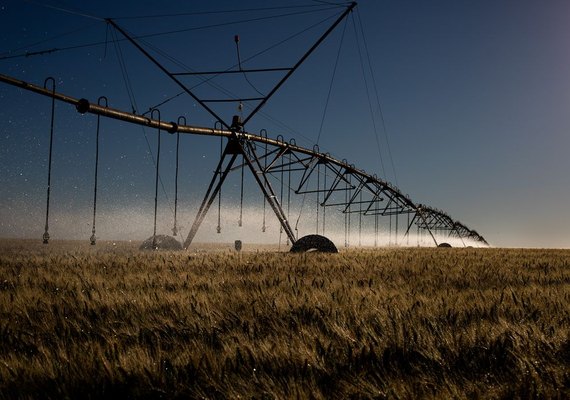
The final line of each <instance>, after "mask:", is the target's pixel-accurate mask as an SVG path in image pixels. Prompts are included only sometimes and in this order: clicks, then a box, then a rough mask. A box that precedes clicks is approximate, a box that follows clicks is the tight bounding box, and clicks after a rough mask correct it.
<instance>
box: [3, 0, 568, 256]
mask: <svg viewBox="0 0 570 400" xmlns="http://www.w3.org/2000/svg"><path fill="white" fill-rule="evenodd" d="M38 3H39V2H38ZM43 3H45V4H49V5H50V7H46V6H41V5H38V4H36V3H35V2H26V1H7V2H6V1H5V2H2V3H1V5H0V20H1V21H2V28H0V29H1V30H2V35H1V36H0V57H7V56H11V55H18V54H20V53H21V52H22V51H26V50H27V51H39V50H47V49H52V48H62V47H67V46H73V45H79V44H85V43H90V42H105V41H106V42H107V44H106V45H100V46H94V47H86V48H85V47H84V48H78V49H75V50H67V51H60V52H54V53H52V54H46V55H41V56H33V57H24V58H5V59H0V72H1V73H4V74H7V75H11V76H15V77H17V78H20V79H23V80H28V81H30V82H33V83H36V84H42V82H43V80H44V79H45V77H47V76H50V75H51V76H53V77H55V78H56V80H57V82H58V84H57V88H58V91H61V92H63V93H66V94H69V95H71V96H74V97H86V98H89V99H90V100H92V101H96V99H97V98H98V97H99V96H101V95H105V96H107V97H108V98H109V101H110V104H111V106H113V107H117V108H121V109H125V110H130V109H131V108H132V106H133V104H132V100H130V99H129V96H128V95H127V90H126V88H125V87H126V85H125V80H124V79H123V76H122V74H121V69H120V67H119V62H118V56H117V49H116V47H115V45H114V43H113V36H112V31H111V30H108V29H107V27H106V25H105V23H104V22H101V21H99V20H97V19H93V18H88V17H84V16H82V15H80V14H88V15H93V16H97V17H113V18H117V22H118V23H119V24H120V25H121V26H123V27H125V28H126V29H128V30H129V31H130V32H132V33H133V34H136V35H142V34H149V33H154V32H164V31H166V30H178V29H186V28H189V27H196V26H205V25H213V24H223V23H226V22H230V21H239V20H246V19H256V18H259V17H262V16H268V15H275V14H284V13H293V12H299V11H301V10H304V11H308V10H316V8H317V7H313V8H304V9H300V8H298V9H281V10H267V11H255V12H254V11H248V12H241V11H237V10H236V11H234V12H233V13H225V14H201V15H186V16H180V17H169V18H153V19H124V18H119V17H132V16H143V15H156V14H171V13H183V12H188V13H190V12H196V11H220V10H235V9H237V8H239V9H244V8H259V7H276V6H283V5H291V6H297V5H313V6H314V5H318V4H320V3H317V2H311V1H302V2H301V1H290V2H277V1H275V2H266V1H241V2H239V3H236V2H230V1H216V2H208V3H205V2H204V3H202V2H200V3H198V2H184V3H182V2H161V3H157V2H154V1H153V2H150V1H148V2H140V1H139V2H129V1H127V2H109V1H101V2H89V3H85V4H82V5H81V6H80V7H79V9H78V8H76V6H74V4H76V3H75V2H71V1H55V0H54V1H47V2H43ZM318 8H319V9H325V8H327V6H323V7H318ZM64 9H65V10H67V11H63V10H64ZM69 11H72V12H69ZM338 12H339V10H335V9H330V10H322V11H319V12H312V13H304V14H297V15H293V16H289V17H283V18H274V19H270V20H259V21H249V22H247V23H245V22H244V23H240V24H235V25H228V26H223V27H218V28H211V29H202V30H193V31H185V32H184V33H180V34H175V35H174V34H173V35H167V36H158V37H150V38H148V39H146V40H147V42H148V43H149V44H151V45H152V46H156V47H157V48H160V49H161V50H162V51H164V52H166V53H168V54H169V55H170V56H172V57H174V58H176V59H177V60H178V61H179V62H181V63H184V64H185V65H186V66H189V67H191V68H192V69H194V70H203V69H225V68H228V67H230V66H232V65H234V64H235V63H236V61H237V56H236V49H235V43H234V35H235V34H238V35H239V36H240V53H241V56H242V59H246V58H247V57H249V56H250V55H253V54H255V53H257V52H259V51H260V50H263V49H265V48H267V47H268V46H270V45H272V44H275V43H277V42H279V41H280V40H282V39H284V38H287V37H289V36H290V35H292V34H294V33H297V32H300V31H301V30H303V29H304V28H306V27H310V26H312V25H314V24H316V23H318V22H319V21H323V20H324V22H323V23H322V24H320V25H317V26H316V27H315V28H313V29H310V30H308V31H307V32H306V33H305V34H302V35H300V36H298V37H296V38H295V39H293V40H290V41H288V42H287V43H285V44H284V45H282V46H279V47H277V48H276V49H275V50H273V51H270V52H267V53H264V54H263V55H261V56H259V57H257V58H255V59H252V60H251V61H249V62H248V63H246V64H245V66H247V67H250V68H258V67H269V66H270V67H282V66H290V65H291V64H292V63H294V62H295V60H296V59H297V58H298V57H299V56H300V55H302V54H303V52H304V51H305V50H306V49H307V48H308V47H309V46H310V45H311V44H312V41H314V40H315V38H316V37H318V35H319V33H320V32H322V31H323V30H324V29H326V26H327V25H328V24H330V22H332V19H328V20H326V18H329V17H331V18H333V17H334V15H335V14H338ZM568 15H570V3H568V2H567V1H564V0H550V1H547V2H537V1H531V0H518V1H514V0H513V1H510V0H505V1H491V0H486V1H477V2H473V1H452V0H448V1H443V0H441V1H437V0H436V1H430V2H426V1H411V0H410V1H396V0H382V1H372V0H364V1H361V2H359V6H358V12H357V13H356V14H355V15H354V17H351V18H349V19H348V20H347V23H346V25H344V24H341V25H340V26H339V27H338V29H337V30H336V31H335V32H334V33H333V35H331V37H330V38H329V39H328V40H327V41H326V42H325V43H324V44H323V46H322V47H321V48H319V49H318V50H317V51H316V52H315V54H314V55H313V56H312V57H311V58H310V59H309V60H308V61H307V63H306V64H304V65H303V66H302V67H301V68H300V69H299V70H298V71H297V72H296V73H295V75H294V76H293V77H292V78H291V80H290V81H288V82H287V83H286V84H285V85H284V87H283V88H282V89H281V90H280V91H279V92H278V93H277V94H276V95H275V97H274V98H273V99H271V100H270V102H269V103H268V104H267V106H266V107H265V108H264V109H263V111H264V115H258V116H256V117H255V118H254V119H252V121H251V122H250V123H249V124H248V126H247V127H246V128H247V130H248V131H252V132H257V131H259V129H262V128H266V129H268V131H269V132H270V136H276V135H277V134H283V135H284V136H285V137H286V138H287V139H288V138H291V137H294V138H295V139H296V140H297V142H298V143H299V144H302V145H304V146H307V147H311V146H312V145H313V144H314V143H315V142H316V140H317V137H318V135H319V127H320V125H321V120H322V119H323V110H324V104H325V101H326V98H327V93H328V90H329V88H330V85H331V76H332V74H333V67H334V65H335V59H336V56H337V54H338V51H339V48H340V58H339V63H338V66H337V70H336V74H335V80H334V81H333V84H332V89H331V97H330V101H329V105H328V109H327V112H326V114H325V117H324V124H323V129H322V132H321V135H320V139H319V145H320V147H321V149H322V150H323V151H329V152H330V153H331V154H333V155H335V156H336V157H338V158H341V159H342V158H346V159H348V160H349V161H350V162H352V163H354V164H356V165H357V166H358V167H359V168H363V169H365V170H366V171H368V172H371V173H377V174H378V175H379V176H383V177H385V178H386V179H387V180H389V181H391V182H393V183H397V184H398V186H399V187H400V188H401V189H402V191H403V192H404V193H408V194H409V195H410V196H411V198H412V199H413V200H415V201H416V202H420V203H426V204H430V205H433V206H435V207H438V208H441V209H443V210H445V211H447V212H448V213H449V214H450V215H451V216H452V217H454V218H456V219H458V220H460V221H462V222H464V223H465V224H467V225H468V226H470V227H472V228H474V229H476V230H477V231H479V232H480V233H481V234H483V235H484V236H485V237H486V238H487V239H488V240H489V241H490V242H491V243H492V244H493V245H496V246H532V247H536V246H538V247H542V246H545V247H568V246H569V243H570V233H569V232H568V228H567V227H568V226H570V213H568V211H567V210H566V204H567V200H568V199H569V198H570V177H569V174H568V172H569V171H570V168H569V167H570V161H569V160H570V158H569V157H568V156H567V152H568V149H569V148H570V146H569V145H570V138H569V134H568V128H569V127H570V113H569V112H568V110H569V106H570V80H569V78H568V71H570V52H569V48H568V47H569V44H570V27H569V26H568V23H567V17H568ZM360 21H361V22H362V27H363V30H364V33H365V40H366V44H367V48H368V50H369V57H370V62H371V64H372V66H373V71H374V81H375V83H376V88H377V91H378V94H379V98H380V101H381V104H382V111H383V115H384V120H385V126H386V131H384V129H383V127H382V124H381V120H380V118H379V114H378V112H377V108H376V103H375V102H373V107H374V113H375V116H374V124H375V125H376V133H375V130H374V124H373V120H372V118H371V115H370V109H369V103H368V100H367V96H366V85H365V83H364V79H363V74H362V67H361V64H360V61H359V59H360V54H359V52H358V50H357V49H358V47H357V46H358V44H360V45H361V49H362V50H363V49H364V48H363V41H362V38H361V37H359V39H358V41H357V39H356V35H355V30H356V32H358V34H359V30H360ZM343 31H344V35H343ZM70 32H71V33H70ZM62 34H65V35H63V36H60V37H57V38H55V39H52V38H54V37H56V36H58V35H62ZM47 39H52V40H47ZM341 39H342V46H341ZM38 42H39V44H37V45H35V46H30V45H32V44H34V43H38ZM120 51H121V53H122V56H123V58H124V62H125V66H126V69H127V71H128V75H129V79H130V82H131V86H132V91H133V93H134V100H135V102H136V108H137V111H138V112H139V113H142V112H144V111H146V110H147V109H148V107H150V106H153V105H155V104H158V103H160V102H161V101H163V100H164V99H166V98H169V97H170V96H173V95H175V94H176V93H178V92H179V90H178V88H177V87H176V86H175V85H173V84H172V83H171V82H170V81H169V80H168V79H167V78H165V77H164V75H163V74H161V73H160V71H158V70H157V68H156V67H154V66H153V65H152V64H150V63H149V62H148V61H147V60H146V59H145V58H144V57H142V56H141V55H140V53H138V52H137V51H136V50H134V49H133V47H132V46H130V45H128V44H127V43H124V42H122V43H121V44H120ZM363 56H364V58H365V60H364V61H365V68H367V67H368V64H367V63H368V59H367V58H366V54H364V53H363ZM161 61H162V62H165V63H166V65H168V68H172V69H176V68H180V66H177V65H175V64H174V63H171V62H168V61H166V59H165V58H164V57H161ZM366 74H367V75H366V80H367V83H368V87H369V94H370V96H371V97H372V98H373V100H374V99H375V92H374V88H373V85H372V77H371V75H370V74H369V73H368V72H367V73H366ZM278 77H279V75H271V74H264V75H262V76H259V75H255V76H250V80H251V81H252V83H253V84H254V86H255V87H256V88H257V89H258V90H260V91H262V92H266V91H267V90H268V88H270V87H271V85H272V84H273V83H274V82H275V81H276V79H278ZM240 78H241V79H240ZM232 79H233V78H232ZM189 82H191V81H189ZM216 83H217V84H218V85H219V86H222V87H224V88H227V89H230V90H231V91H232V92H233V93H240V94H241V93H243V95H246V96H252V95H255V92H254V90H253V89H252V88H251V86H250V85H249V84H248V83H247V82H246V81H245V80H244V79H243V77H241V76H238V79H234V80H230V79H229V78H228V79H225V78H224V79H221V80H218V81H216ZM196 93H197V94H198V95H199V96H202V97H204V98H213V97H216V96H220V93H219V92H218V91H217V90H216V89H215V88H212V87H211V86H207V85H202V86H201V87H199V88H197V89H196ZM49 103H50V102H49V99H47V98H43V97H40V96H38V95H35V94H32V93H28V92H24V91H21V90H17V89H14V88H12V87H9V86H6V85H1V86H0V119H1V121H2V123H1V125H0V129H1V131H0V133H1V134H0V146H1V150H0V156H1V158H0V172H1V175H0V176H1V178H0V179H1V181H0V184H1V186H2V196H1V199H0V214H1V215H0V220H1V224H2V226H1V227H0V235H2V236H31V237H38V236H39V235H41V233H42V232H43V213H44V212H45V211H44V207H45V182H46V176H47V175H46V174H47V172H46V164H47V146H48V135H49ZM236 112H237V109H236V107H235V105H232V106H231V107H227V108H219V113H220V115H222V117H223V118H226V119H227V120H229V119H230V118H231V115H232V114H234V113H236ZM161 113H162V115H163V118H164V119H168V120H175V119H176V118H177V117H178V116H179V115H184V116H186V118H187V119H188V122H189V123H191V124H195V125H200V126H212V124H213V120H212V118H211V116H209V115H208V114H206V113H204V112H203V111H202V110H200V108H199V106H197V105H196V104H195V102H193V101H192V100H191V99H189V98H188V97H184V96H180V97H179V98H177V99H175V100H173V101H171V102H170V103H168V104H167V105H165V106H163V107H161ZM95 121H96V119H95V117H94V116H81V115H78V114H77V113H76V112H75V110H74V109H73V108H72V107H69V106H66V105H62V104H58V105H57V109H56V141H55V144H54V152H55V153H54V154H55V156H54V157H55V158H54V176H53V179H54V184H53V194H52V196H53V199H52V201H54V205H53V212H54V215H55V216H54V220H53V222H52V223H51V224H50V225H52V229H53V230H54V232H55V233H56V234H60V235H61V236H64V235H71V236H73V235H84V232H87V233H89V231H90V211H89V209H90V207H91V201H92V200H91V190H92V180H93V177H92V170H93V165H92V164H93V159H94V153H93V149H94V134H95V132H94V131H95ZM275 121H278V122H275ZM145 135H146V139H145ZM375 135H378V140H379V144H380V153H381V156H382V157H381V161H380V157H379V151H378V146H377V144H376V136H375ZM155 138H156V133H155V132H153V131H151V130H147V131H146V132H143V130H142V129H141V128H140V127H130V126H128V125H127V124H124V123H120V122H116V121H109V120H103V121H102V154H101V157H102V159H101V165H102V167H101V168H102V170H101V176H100V183H101V188H100V202H101V204H102V206H101V207H100V209H101V213H102V214H101V215H102V216H101V218H102V222H101V223H100V225H102V226H101V229H102V231H103V234H104V233H105V228H104V225H105V221H109V223H110V222H111V221H117V220H118V219H119V218H122V219H121V221H123V222H121V226H122V227H124V229H123V230H122V231H120V235H124V236H125V237H126V236H132V237H133V238H136V239H138V238H140V237H146V236H148V234H147V232H148V230H149V227H148V221H149V220H150V219H151V216H149V212H151V211H152V202H153V196H154V188H153V184H154V180H153V170H154V167H153V162H152V157H151V156H150V155H149V154H148V153H149V145H147V140H148V142H149V143H150V149H151V151H154V149H155V140H156V139H155ZM168 139H170V138H168V137H165V138H164V139H163V150H162V151H163V153H161V157H163V160H161V163H162V164H161V170H162V168H164V170H163V171H164V172H161V175H162V176H163V180H164V184H165V189H166V192H167V193H168V200H167V199H166V196H165V195H164V193H161V199H160V201H161V204H162V206H161V209H162V213H163V218H162V220H165V221H166V220H169V219H170V218H171V216H170V214H171V205H170V204H171V203H172V197H173V194H172V193H173V192H172V190H173V189H172V188H173V183H172V176H171V175H172V174H171V171H172V168H173V162H174V160H173V151H174V150H173V149H174V147H173V140H170V141H169V140H168ZM387 141H388V142H389V146H390V149H391V155H392V160H390V154H389V152H388V144H387ZM182 146H183V152H184V156H183V160H182V163H183V167H182V170H183V173H184V178H183V180H182V181H181V183H180V186H181V189H180V190H181V196H182V199H183V200H184V202H183V203H184V204H185V207H186V208H185V209H183V211H182V214H183V216H184V218H186V219H190V218H191V217H192V216H193V211H192V207H193V204H195V203H196V202H197V201H198V199H199V198H200V196H201V195H202V193H203V191H204V189H205V187H204V185H205V184H206V182H207V179H208V178H209V176H210V174H211V171H212V169H213V168H214V167H215V163H216V161H217V152H218V151H219V142H218V141H215V140H211V139H208V138H198V137H186V138H184V140H183V141H182ZM392 161H393V164H394V166H395V171H394V170H393V169H392ZM382 167H383V169H382ZM229 183H230V185H229V189H228V190H227V196H228V197H227V202H226V204H227V205H228V206H229V205H230V204H232V202H233V203H235V201H232V199H233V200H235V198H234V197H235V190H233V191H232V189H231V185H232V184H233V185H234V186H236V185H237V183H238V182H237V180H236V179H234V180H233V181H230V182H229ZM249 195H250V196H251V199H250V201H249V202H248V204H251V205H252V206H259V205H260V204H261V200H260V198H258V197H257V196H258V195H257V193H256V192H255V191H254V190H253V189H252V190H251V192H250V193H249ZM232 196H234V197H232ZM251 212H252V213H253V210H252V211H251ZM105 218H107V220H105ZM227 218H228V219H229V222H228V223H227V225H231V224H233V222H232V218H233V216H231V217H227ZM251 218H253V219H256V218H255V217H253V216H252V217H251ZM64 220H65V221H64ZM69 221H72V222H71V223H70V222H69ZM164 224H165V225H164V226H165V228H164V230H166V229H167V228H166V226H167V225H168V223H167V222H165V223H164ZM141 225H144V226H141ZM184 225H186V226H188V225H189V221H184ZM273 227H274V229H273V232H274V233H275V223H273ZM186 229H187V228H186ZM207 229H208V228H206V230H207ZM232 229H233V228H232ZM141 230H142V232H143V233H141ZM113 232H115V231H113V230H109V231H108V235H109V236H113V234H114V233H113ZM231 232H233V231H231ZM308 233H310V232H308ZM204 235H205V236H204V237H203V239H207V238H208V236H207V235H206V234H204ZM102 238H104V237H102Z"/></svg>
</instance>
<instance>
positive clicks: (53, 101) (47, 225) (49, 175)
mask: <svg viewBox="0 0 570 400" xmlns="http://www.w3.org/2000/svg"><path fill="white" fill-rule="evenodd" d="M48 82H51V84H52V88H51V92H52V94H53V95H55V79H54V78H52V77H51V76H50V77H49V78H46V80H45V81H44V89H47V85H48ZM54 116H55V97H54V96H52V98H51V122H50V133H49V159H48V182H47V200H46V224H45V229H44V234H43V237H42V239H43V243H44V244H48V243H49V200H50V193H51V160H52V157H51V156H52V150H53V122H54Z"/></svg>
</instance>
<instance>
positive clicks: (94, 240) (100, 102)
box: [89, 96, 109, 246]
mask: <svg viewBox="0 0 570 400" xmlns="http://www.w3.org/2000/svg"><path fill="white" fill-rule="evenodd" d="M103 102H104V104H103ZM97 104H98V105H100V106H104V107H109V101H108V100H107V98H106V97H105V96H101V97H99V99H97ZM100 124H101V116H100V115H97V133H96V135H95V181H94V184H93V227H92V228H91V237H90V238H89V240H90V242H91V245H93V246H94V245H95V244H96V243H97V236H96V235H95V218H96V215H97V180H98V174H99V128H100Z"/></svg>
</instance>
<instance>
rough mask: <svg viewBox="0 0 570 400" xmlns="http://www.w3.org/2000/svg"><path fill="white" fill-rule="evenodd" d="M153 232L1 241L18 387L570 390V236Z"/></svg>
mask: <svg viewBox="0 0 570 400" xmlns="http://www.w3.org/2000/svg"><path fill="white" fill-rule="evenodd" d="M137 245H138V243H136V244H135V243H130V244H129V243H115V244H113V243H100V244H98V245H97V246H95V247H91V246H89V245H88V244H84V243H81V244H78V243H77V242H59V243H58V242H53V243H52V244H50V245H49V246H43V245H41V244H40V243H39V242H38V241H15V240H0V337H1V340H0V398H85V397H87V398H100V397H111V396H114V397H119V396H120V397H122V398H127V397H129V398H132V397H144V398H238V397H241V398H258V399H262V398H263V399H265V398H267V399H270V398H316V399H320V398H339V399H343V398H505V399H507V398H508V399H510V398H570V250H515V249H437V248H425V249H418V248H408V249H405V248H401V249H379V250H370V249H363V250H358V249H354V250H345V251H342V252H341V253H339V254H333V255H330V254H328V255H325V254H317V253H310V254H288V253H279V252H276V251H249V252H242V253H239V254H238V253H235V252H233V251H231V247H229V246H228V248H226V249H222V251H205V250H208V249H207V248H206V247H204V248H197V249H195V251H190V252H142V251H138V250H137ZM210 250H212V249H210Z"/></svg>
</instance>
